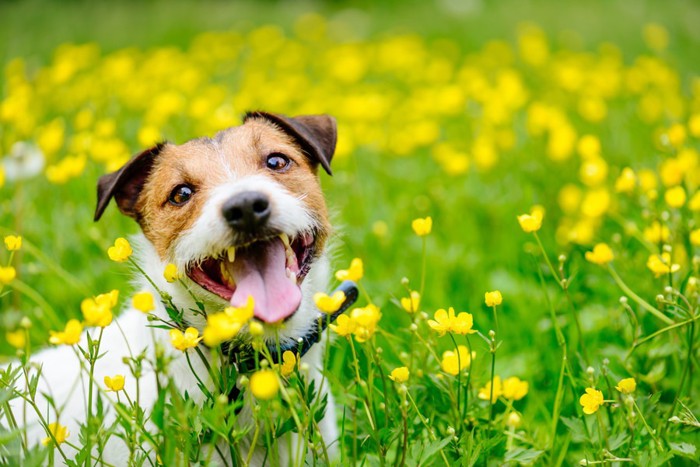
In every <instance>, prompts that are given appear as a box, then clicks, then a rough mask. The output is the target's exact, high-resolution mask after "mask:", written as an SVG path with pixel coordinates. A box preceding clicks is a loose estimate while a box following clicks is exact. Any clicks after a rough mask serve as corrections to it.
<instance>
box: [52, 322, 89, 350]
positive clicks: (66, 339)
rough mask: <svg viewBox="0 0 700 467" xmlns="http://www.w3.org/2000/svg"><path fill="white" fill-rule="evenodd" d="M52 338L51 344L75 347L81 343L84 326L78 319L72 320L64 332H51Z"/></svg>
mask: <svg viewBox="0 0 700 467" xmlns="http://www.w3.org/2000/svg"><path fill="white" fill-rule="evenodd" d="M49 333H50V334H51V337H49V342H50V343H52V344H54V345H59V344H65V345H73V344H77V343H78V342H80V335H81V334H82V333H83V325H82V324H80V321H78V320H77V319H71V320H70V321H68V323H66V328H65V329H64V330H63V331H49Z"/></svg>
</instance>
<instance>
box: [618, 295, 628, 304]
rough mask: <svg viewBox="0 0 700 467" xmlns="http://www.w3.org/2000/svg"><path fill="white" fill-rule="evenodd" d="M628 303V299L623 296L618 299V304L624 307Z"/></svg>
mask: <svg viewBox="0 0 700 467" xmlns="http://www.w3.org/2000/svg"><path fill="white" fill-rule="evenodd" d="M628 301H629V299H628V298H627V297H625V296H624V295H623V296H622V297H620V304H622V305H626V304H627V302H628Z"/></svg>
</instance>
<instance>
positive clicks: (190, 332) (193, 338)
mask: <svg viewBox="0 0 700 467" xmlns="http://www.w3.org/2000/svg"><path fill="white" fill-rule="evenodd" d="M198 336H199V331H197V329H195V328H193V327H189V328H187V329H185V333H184V334H183V333H182V331H180V330H179V329H171V330H170V343H171V344H172V345H173V347H175V348H176V349H177V350H187V349H190V348H192V347H197V344H199V341H201V340H202V338H201V337H198Z"/></svg>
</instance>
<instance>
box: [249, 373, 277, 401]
mask: <svg viewBox="0 0 700 467" xmlns="http://www.w3.org/2000/svg"><path fill="white" fill-rule="evenodd" d="M279 390H280V383H279V380H278V379H277V375H276V374H275V372H274V371H272V370H260V371H256V372H255V373H253V375H252V376H251V377H250V392H252V393H253V396H255V398H256V399H259V400H264V401H266V400H270V399H273V398H274V397H275V396H276V395H277V393H278V392H279Z"/></svg>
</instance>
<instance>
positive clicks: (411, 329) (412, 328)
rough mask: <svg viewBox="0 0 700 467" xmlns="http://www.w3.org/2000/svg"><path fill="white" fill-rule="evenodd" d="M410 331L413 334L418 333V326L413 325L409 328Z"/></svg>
mask: <svg viewBox="0 0 700 467" xmlns="http://www.w3.org/2000/svg"><path fill="white" fill-rule="evenodd" d="M408 329H409V331H411V332H416V331H418V326H417V325H416V323H411V325H410V326H409V327H408Z"/></svg>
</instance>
